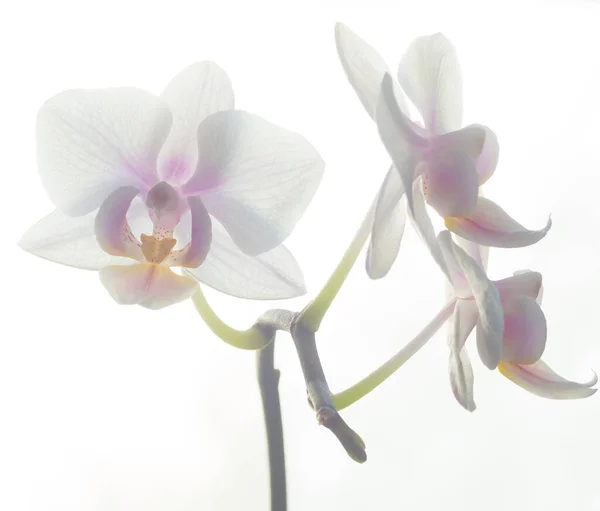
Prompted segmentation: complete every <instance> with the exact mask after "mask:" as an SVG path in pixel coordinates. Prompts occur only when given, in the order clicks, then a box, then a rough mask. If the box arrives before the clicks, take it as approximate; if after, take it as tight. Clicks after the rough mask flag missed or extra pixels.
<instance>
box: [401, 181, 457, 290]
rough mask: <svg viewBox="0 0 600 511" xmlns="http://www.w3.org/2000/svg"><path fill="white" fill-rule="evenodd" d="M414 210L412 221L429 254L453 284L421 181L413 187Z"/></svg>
mask: <svg viewBox="0 0 600 511" xmlns="http://www.w3.org/2000/svg"><path fill="white" fill-rule="evenodd" d="M412 198H413V210H412V214H410V213H411V212H410V210H409V214H410V219H411V221H412V222H413V225H414V227H415V229H416V230H417V232H418V233H419V236H420V237H421V239H422V240H423V242H424V243H425V246H426V247H427V248H428V249H429V253H430V254H431V256H432V257H433V260H434V261H435V262H436V263H437V265H438V266H439V267H440V269H441V270H442V272H443V273H444V275H445V276H446V278H447V279H448V281H450V282H451V283H452V282H453V280H452V277H451V275H450V271H449V269H448V267H447V266H446V261H445V259H444V256H443V254H442V250H441V247H440V245H439V243H438V241H437V239H436V236H435V230H434V229H433V224H432V223H431V218H429V214H428V213H427V208H426V206H425V199H424V198H423V187H422V185H421V180H417V181H415V183H414V185H413V193H412Z"/></svg>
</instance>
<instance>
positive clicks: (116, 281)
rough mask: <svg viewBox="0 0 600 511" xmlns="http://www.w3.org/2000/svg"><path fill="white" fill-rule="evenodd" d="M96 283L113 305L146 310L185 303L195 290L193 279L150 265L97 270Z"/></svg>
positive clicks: (158, 265) (157, 265)
mask: <svg viewBox="0 0 600 511" xmlns="http://www.w3.org/2000/svg"><path fill="white" fill-rule="evenodd" d="M100 281H101V282H102V284H103V285H104V287H105V288H106V289H107V291H108V292H109V293H110V295H111V296H112V297H113V299H114V300H115V301H116V302H117V303H119V304H121V305H136V304H137V305H141V306H142V307H146V308H148V309H162V308H163V307H167V306H168V305H173V304H175V303H178V302H181V301H183V300H186V299H188V298H190V297H191V296H192V295H193V294H194V292H195V291H196V289H197V287H198V283H197V282H196V281H195V280H194V279H192V278H190V277H184V276H181V275H177V274H176V273H173V272H172V271H171V270H170V269H169V268H167V267H166V266H162V265H160V264H151V263H141V264H136V265H134V266H107V267H106V268H103V269H102V270H100Z"/></svg>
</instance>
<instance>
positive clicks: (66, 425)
mask: <svg viewBox="0 0 600 511" xmlns="http://www.w3.org/2000/svg"><path fill="white" fill-rule="evenodd" d="M249 4H251V7H246V8H245V9H242V8H240V7H239V6H238V5H236V4H234V3H230V4H227V3H224V2H211V3H208V2H202V1H194V2H192V1H190V2H161V3H160V4H158V3H155V2H141V1H139V2H133V1H126V0H121V1H118V2H112V1H108V0H105V1H102V2H94V3H87V2H74V1H73V2H66V1H60V0H54V1H52V2H39V3H37V2H27V1H24V2H12V4H11V5H10V6H5V7H3V13H2V19H3V21H2V29H1V30H0V43H1V47H2V55H3V58H2V69H3V73H2V74H3V78H2V81H1V82H0V83H1V85H0V87H1V88H2V92H3V93H2V95H1V100H0V101H1V105H0V106H1V109H0V111H1V112H2V119H1V122H0V130H1V135H2V141H3V143H2V156H3V158H2V166H3V169H2V194H1V196H0V197H1V200H0V208H1V211H0V218H1V219H2V224H1V225H2V233H1V236H0V244H1V251H0V258H1V262H2V274H3V277H2V280H1V284H0V286H1V287H0V289H1V290H2V293H1V298H0V300H1V302H2V303H1V305H2V308H1V310H2V312H1V313H0V314H1V316H2V323H1V327H0V338H1V340H0V418H1V420H0V509H3V510H7V511H54V510H60V511H100V510H102V511H105V510H107V511H108V510H110V511H113V510H114V511H116V510H119V511H121V510H123V511H137V510H143V511H155V510H157V511H158V510H161V511H162V510H164V511H188V510H199V509H202V510H210V511H212V510H214V511H219V510H239V509H252V510H259V511H261V510H266V509H267V506H268V478H267V466H266V457H265V455H266V448H265V438H264V431H263V424H262V412H261V409H260V402H259V395H258V391H257V387H256V385H255V381H254V355H253V354H252V353H248V352H242V351H237V350H235V349H234V348H231V347H229V346H227V345H225V344H223V343H222V342H220V341H219V340H218V339H216V338H215V337H214V336H213V335H212V334H211V332H210V331H209V330H208V329H207V328H206V327H205V326H204V325H203V323H202V321H201V320H200V318H199V317H198V316H197V314H196V313H195V310H194V308H193V306H192V304H191V303H184V304H180V305H177V306H174V307H171V308H168V309H166V310H162V311H159V312H155V311H148V310H145V309H142V308H140V307H125V306H118V305H116V304H115V303H113V302H112V300H111V299H110V298H109V296H108V294H107V293H106V291H105V290H104V289H103V287H102V286H101V285H100V283H99V282H98V277H97V275H96V274H94V273H92V272H89V273H88V272H85V271H79V270H75V269H71V268H67V267H62V266H60V265H56V264H52V263H50V262H47V261H44V260H41V259H37V258H35V257H33V256H31V255H29V254H27V253H25V252H23V251H21V250H20V249H19V248H18V247H17V246H16V242H17V240H18V238H19V237H20V236H21V234H22V233H23V232H24V231H25V230H26V229H27V228H28V227H29V226H30V225H31V224H33V223H34V222H36V221H37V220H38V219H40V218H41V217H42V216H44V215H45V214H47V213H48V212H50V211H51V209H52V205H51V204H50V202H49V201H48V199H47V198H46V196H45V194H44V192H43V190H42V187H41V185H40V182H39V180H38V176H37V172H36V168H35V139H34V126H35V115H36V111H37V109H38V108H39V106H40V105H41V103H42V102H43V101H44V100H45V99H47V98H48V97H50V96H51V95H53V94H55V93H57V92H59V91H61V90H64V89H67V88H73V87H101V86H120V85H134V86H139V87H142V88H145V89H147V90H150V91H153V92H156V93H160V91H161V89H162V87H163V86H164V85H165V84H166V83H167V82H168V81H169V79H170V78H171V77H172V76H173V75H174V74H175V73H177V72H178V71H179V70H180V69H181V68H183V67H185V66H186V65H188V64H190V63H191V62H194V61H196V60H214V61H216V62H217V63H218V64H219V65H221V66H222V67H224V68H225V69H226V70H227V71H228V73H229V74H230V76H231V78H232V80H233V83H234V88H235V91H236V101H237V106H238V107H239V108H242V109H247V110H249V111H252V112H255V113H258V114H260V115H262V116H263V117H265V118H267V119H269V120H271V121H274V122H277V123H279V124H281V125H284V126H285V127H287V128H289V129H292V130H295V131H299V132H301V133H303V134H304V135H305V136H306V137H307V138H309V139H310V140H311V141H312V142H313V144H314V145H315V146H316V147H317V148H318V149H319V150H320V152H321V154H322V155H323V157H324V159H325V161H326V162H327V170H326V174H325V177H324V180H323V184H322V186H321V188H320V190H319V192H318V194H317V196H316V198H315V200H314V201H313V203H312V204H311V206H310V208H309V210H308V212H307V214H306V216H305V217H304V219H303V220H302V222H301V223H300V224H299V225H298V228H297V229H296V231H295V232H294V234H293V235H292V237H291V238H290V239H289V243H288V246H289V247H290V248H291V249H292V250H293V252H294V253H295V255H296V257H297V258H298V260H299V261H300V263H301V265H302V267H303V268H304V271H305V274H306V278H307V282H308V285H309V290H310V292H309V293H315V292H316V291H317V290H318V288H319V286H320V285H321V284H322V283H323V282H324V280H325V279H326V278H327V276H328V274H329V272H330V271H331V269H332V268H333V267H334V265H335V264H336V262H337V260H338V259H339V257H340V256H341V254H342V252H343V250H344V249H345V246H346V244H347V243H348V241H349V240H350V238H351V236H352V235H353V232H354V230H355V229H356V228H357V226H358V224H359V223H360V220H361V218H362V215H363V214H364V212H366V209H367V207H368V205H369V204H370V202H371V200H372V197H373V195H374V193H375V191H376V190H377V188H378V186H379V183H380V181H381V179H382V178H383V176H384V174H385V171H386V169H387V167H388V164H389V161H388V157H387V155H386V153H385V151H384V149H383V148H382V146H381V145H380V144H379V142H378V139H377V135H376V130H375V126H374V125H373V123H372V122H371V121H370V119H369V118H368V117H367V115H366V114H365V112H364V111H363V109H362V106H361V105H360V103H359V101H358V99H357V98H356V97H355V95H354V92H353V91H352V90H351V88H350V86H349V84H348V83H347V82H346V78H345V76H344V74H343V72H342V69H341V66H340V64H339V62H338V60H337V55H336V50H335V44H334V38H333V27H334V22H335V21H342V22H344V23H346V24H347V25H348V26H349V27H350V28H352V29H353V30H354V31H355V32H357V33H358V34H359V35H361V36H362V37H364V38H365V39H366V40H367V41H369V42H370V43H371V44H372V45H373V46H374V47H376V48H377V49H379V50H380V51H381V53H382V54H383V55H384V57H385V58H386V60H387V61H388V63H389V65H390V67H392V69H394V68H395V67H396V65H397V62H398V61H399V59H400V56H401V54H402V52H403V51H404V48H405V47H406V46H407V45H408V43H409V42H410V41H411V40H412V39H413V38H414V37H417V36H420V35H425V34H429V33H432V32H436V31H442V32H444V33H445V34H446V35H447V36H448V37H449V38H450V39H451V40H452V41H453V42H454V44H455V45H456V47H457V49H458V53H459V57H460V60H461V65H462V69H463V74H464V84H465V90H464V93H465V100H464V104H465V122H466V123H469V122H480V123H484V124H488V125H489V126H491V127H492V128H493V129H494V130H495V131H496V133H497V134H498V137H499V140H500V145H501V152H500V163H499V166H498V169H497V172H496V175H495V176H494V177H493V178H492V180H491V182H490V183H489V184H487V185H486V186H485V192H486V194H487V196H488V197H490V198H492V199H493V200H495V201H497V202H498V203H500V204H501V205H502V206H503V207H504V208H505V209H506V210H507V211H508V212H509V213H511V214H512V215H513V216H514V217H515V218H517V219H518V220H520V221H521V222H522V223H524V224H525V225H527V226H529V227H532V228H538V227H540V226H542V225H543V224H544V223H545V220H546V216H547V214H548V213H550V212H551V213H552V215H553V220H554V226H553V228H552V230H551V232H550V234H549V236H548V237H547V238H546V239H545V240H543V241H542V242H540V243H539V244H537V245H535V246H533V247H531V248H524V249H518V250H500V249H498V250H494V251H492V256H491V263H490V275H491V277H492V278H502V277H505V276H508V275H509V274H511V273H512V271H513V270H516V269H521V268H530V269H534V270H538V271H541V272H542V273H543V275H544V279H545V280H544V284H545V291H546V292H545V298H544V309H545V312H546V315H547V319H548V325H549V337H548V347H547V350H546V354H545V355H544V358H545V360H546V361H547V362H548V363H549V364H550V365H551V366H552V367H554V368H555V369H556V370H557V371H558V372H559V373H561V374H563V375H564V376H566V377H568V378H575V379H582V380H583V379H586V378H588V377H589V376H590V368H595V369H596V370H599V369H600V338H599V337H600V336H599V333H598V328H597V325H598V318H597V314H598V312H597V310H598V294H599V293H598V289H599V288H600V257H599V256H600V247H599V246H598V235H597V229H598V225H599V224H598V220H599V219H600V204H599V203H598V200H597V197H598V187H599V184H600V178H599V177H598V176H599V175H600V153H599V151H598V149H597V148H598V137H599V135H600V127H599V126H598V113H599V112H600V93H599V91H600V75H599V72H598V69H599V68H600V59H599V55H598V50H599V49H600V33H599V31H598V26H600V11H599V9H598V5H597V4H595V3H594V2H591V1H575V0H570V1H564V2H562V3H558V2H539V3H533V2H522V1H520V2H515V3H512V2H506V1H505V2H478V4H479V7H477V4H466V3H464V2H463V3H461V2H446V1H441V0H440V2H438V3H437V4H436V3H434V2H425V1H422V0H419V1H417V0H415V1H413V2H408V1H400V0H397V1H395V2H393V3H392V2H390V4H389V5H390V6H392V7H393V8H390V9H388V8H383V7H382V8H371V9H360V8H358V7H360V2H354V3H353V2H343V5H344V6H345V7H341V5H342V3H341V2H340V4H339V5H340V6H336V5H333V4H332V5H331V6H330V7H329V6H328V7H327V8H326V7H324V6H325V5H328V4H326V3H324V2H321V3H320V4H315V6H313V5H312V4H310V3H307V2H302V3H299V4H297V5H296V4H292V3H287V4H286V3H285V2H279V3H278V5H279V7H277V8H276V7H272V6H268V5H266V4H262V5H261V4H257V3H255V2H250V3H249ZM482 4H485V6H483V5H482ZM316 5H320V7H317V6H316ZM371 5H375V4H371ZM381 5H382V6H384V7H388V6H387V5H386V4H381ZM309 297H310V294H309V296H307V297H305V298H300V299H298V300H295V301H293V302H292V303H289V304H285V305H284V304H281V303H279V304H278V305H279V306H282V305H283V306H289V307H290V308H292V309H300V308H301V307H302V306H303V305H304V304H305V303H306V300H308V298H309ZM209 298H210V300H211V303H213V304H214V306H215V308H216V309H217V310H218V312H219V313H220V314H222V315H223V317H224V318H226V319H227V320H228V321H230V322H231V323H232V324H234V325H236V326H238V327H246V326H248V325H249V324H250V323H251V322H252V321H253V320H254V318H256V316H257V315H258V314H260V313H261V312H262V311H263V310H264V309H265V308H266V307H267V306H268V305H269V304H261V303H253V302H244V301H239V300H234V299H231V298H228V297H224V296H221V295H218V293H216V292H213V293H210V294H209ZM442 304H443V281H442V278H441V275H440V272H439V271H438V270H437V269H436V267H435V266H434V264H433V262H432V261H431V260H430V257H429V256H428V254H427V252H426V250H425V248H424V247H423V246H422V244H421V243H420V241H419V240H418V239H417V237H416V236H415V234H414V232H413V231H412V230H411V229H408V232H407V234H406V235H405V239H404V243H403V248H402V251H401V254H400V257H399V259H398V260H397V262H396V265H395V266H394V268H393V271H392V272H391V273H390V274H389V276H388V277H387V278H386V279H384V280H382V281H377V282H372V281H369V280H368V279H367V277H366V274H365V272H364V256H361V258H360V260H359V263H358V264H357V266H356V268H355V269H354V272H353V273H352V275H351V277H350V278H349V280H348V282H347V284H346V285H345V287H344V288H343V290H342V292H341V293H340V295H339V297H338V299H337V300H336V302H335V303H334V305H333V307H332V308H331V311H330V313H329V314H328V316H327V317H326V319H325V321H324V323H323V327H322V330H321V332H319V334H320V335H319V347H320V350H321V353H322V358H323V364H324V366H325V370H326V373H327V376H328V379H329V381H330V384H331V387H332V389H333V390H334V391H336V390H342V389H343V388H345V387H346V386H348V385H350V384H352V383H354V382H355V381H356V380H357V379H359V378H361V377H363V376H364V375H365V374H367V373H368V372H369V371H371V370H372V369H374V368H375V367H376V366H377V365H378V364H380V363H382V362H383V361H385V360H386V359H387V357H389V356H391V355H392V354H393V353H394V352H395V351H396V350H398V349H399V348H400V347H402V346H403V344H404V343H406V342H407V341H408V340H409V339H410V338H411V337H412V336H413V335H415V334H416V333H417V332H418V331H419V330H420V328H421V327H422V326H424V325H425V323H427V321H428V320H429V319H430V318H431V317H432V316H433V315H434V314H435V313H436V312H437V310H438V309H439V308H440V307H441V306H442ZM471 343H472V341H470V343H469V345H471ZM472 348H473V347H472ZM471 354H472V356H473V360H474V365H475V372H476V374H475V377H476V383H475V384H476V396H475V397H476V401H477V404H478V409H477V411H476V412H475V413H473V414H469V413H468V412H466V411H464V410H463V409H462V408H460V406H459V405H458V404H457V403H456V402H455V401H454V399H453V397H452V394H451V391H450V386H449V383H448V377H447V348H446V344H445V338H444V335H443V334H439V335H437V336H436V337H435V338H434V339H433V340H432V341H431V343H430V344H429V345H428V346H427V347H426V348H425V349H424V350H423V351H422V352H420V353H419V354H417V355H416V356H415V358H414V359H413V360H411V361H410V363H408V364H407V365H406V366H405V367H404V368H402V369H401V371H400V372H399V373H398V374H396V375H395V376H394V377H393V378H392V379H391V380H389V381H388V382H386V383H385V384H384V385H383V386H382V387H380V388H379V389H378V390H376V391H375V392H374V393H373V394H372V395H370V396H368V398H366V399H364V401H361V402H359V403H358V404H356V405H354V406H352V407H351V408H349V409H348V410H346V411H345V412H343V415H344V417H345V418H346V420H347V421H348V422H349V424H350V425H351V426H352V427H353V428H354V429H356V430H357V431H358V432H359V433H360V434H361V436H362V437H363V438H364V440H365V441H366V443H367V449H368V455H369V460H368V461H367V463H366V464H364V465H358V464H356V463H354V462H352V461H351V460H350V459H349V458H348V457H347V456H346V454H345V452H344V451H343V449H342V448H341V447H340V446H339V445H338V444H337V442H336V440H335V438H334V437H333V435H331V434H330V433H329V432H328V431H327V430H325V429H324V428H319V427H317V425H316V423H315V421H314V416H313V414H312V413H311V411H310V410H309V408H308V406H307V405H306V398H305V394H304V387H303V379H302V375H301V371H300V368H299V364H298V362H297V360H296V359H295V354H294V350H293V346H292V344H291V342H290V340H289V339H288V338H287V337H286V336H284V335H282V336H281V339H280V341H279V342H278V345H277V366H278V367H279V368H280V369H281V370H282V380H281V394H282V401H283V412H284V421H285V440H286V447H287V453H286V454H287V465H288V471H289V472H288V476H289V499H290V506H289V507H290V509H291V510H292V511H302V510H307V509H311V510H315V511H318V510H328V509H336V510H337V509H340V510H348V511H351V510H370V509H381V510H388V509H389V510H395V509H398V510H400V509H402V510H407V511H408V510H411V511H413V510H414V511H422V510H427V511H429V510H433V511H435V510H439V509H444V510H460V511H463V510H465V511H470V510H474V511H475V510H477V511H479V510H482V509H485V510H486V511H500V510H508V509H510V510H512V511H522V510H523V511H525V510H527V511H538V510H539V511H541V510H544V511H552V510H561V511H562V510H576V511H596V510H599V509H600V489H599V487H598V476H597V473H598V472H597V470H598V469H597V462H598V457H599V454H600V445H599V440H598V435H599V433H600V408H599V401H598V398H597V396H594V397H592V398H590V399H588V400H584V401H575V402H554V401H550V400H544V399H541V398H537V397H535V396H532V395H529V394H527V393H526V392H525V391H523V390H521V389H520V388H518V387H516V386H514V385H513V384H512V383H510V382H509V381H507V380H505V379H504V378H503V377H502V376H501V375H500V374H499V373H497V372H490V371H488V370H487V369H485V368H484V367H483V366H482V364H480V362H479V361H478V360H477V359H476V350H474V349H471Z"/></svg>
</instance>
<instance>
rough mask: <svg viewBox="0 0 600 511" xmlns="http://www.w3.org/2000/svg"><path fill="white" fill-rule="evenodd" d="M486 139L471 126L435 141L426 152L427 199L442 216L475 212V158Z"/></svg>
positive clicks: (476, 180) (482, 133)
mask: <svg viewBox="0 0 600 511" xmlns="http://www.w3.org/2000/svg"><path fill="white" fill-rule="evenodd" d="M484 138H485V132H484V131H483V130H482V129H481V128H479V127H477V126H467V127H466V128H463V129H461V130H459V131H454V132H451V133H447V134H445V135H441V136H439V137H436V138H434V139H433V140H432V141H431V146H430V148H429V149H427V151H425V154H424V159H425V162H424V163H423V166H424V171H423V189H424V192H425V198H426V200H427V202H428V204H430V205H431V206H432V207H433V208H434V209H435V210H436V211H437V212H438V213H439V214H440V215H441V216H467V215H470V214H471V213H473V211H474V210H475V206H476V204H477V195H478V191H479V183H478V177H477V170H476V168H475V158H476V157H477V156H478V155H479V153H480V152H481V148H482V147H483V141H484Z"/></svg>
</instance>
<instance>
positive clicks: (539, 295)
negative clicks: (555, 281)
mask: <svg viewBox="0 0 600 511" xmlns="http://www.w3.org/2000/svg"><path fill="white" fill-rule="evenodd" d="M527 273H532V271H531V270H517V271H516V272H514V274H513V275H515V276H518V275H523V274H527ZM533 273H535V272H533ZM533 292H535V288H534V289H533V291H532V293H533ZM528 296H529V295H528ZM532 298H535V301H536V302H537V304H538V305H542V300H543V298H544V283H543V282H542V281H541V274H540V286H539V289H538V292H537V295H535V296H532Z"/></svg>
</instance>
